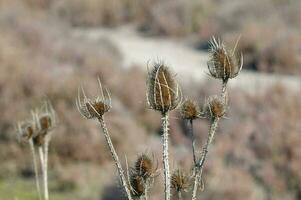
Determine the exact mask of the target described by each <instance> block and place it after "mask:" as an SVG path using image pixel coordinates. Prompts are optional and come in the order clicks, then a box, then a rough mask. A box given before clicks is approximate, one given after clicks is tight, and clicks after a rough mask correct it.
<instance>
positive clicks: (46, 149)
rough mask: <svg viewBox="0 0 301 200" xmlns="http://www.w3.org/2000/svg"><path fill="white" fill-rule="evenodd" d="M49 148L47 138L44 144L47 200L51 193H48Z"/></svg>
mask: <svg viewBox="0 0 301 200" xmlns="http://www.w3.org/2000/svg"><path fill="white" fill-rule="evenodd" d="M48 146H49V140H48V139H47V136H46V141H45V144H44V166H43V171H44V198H45V200H49V191H48Z"/></svg>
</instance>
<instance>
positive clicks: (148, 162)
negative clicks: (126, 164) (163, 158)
mask: <svg viewBox="0 0 301 200" xmlns="http://www.w3.org/2000/svg"><path fill="white" fill-rule="evenodd" d="M135 172H136V174H137V175H139V176H141V177H142V178H143V179H147V178H149V177H151V176H153V175H154V173H155V168H154V163H153V161H152V159H150V158H149V157H148V156H147V155H146V154H142V155H140V156H139V157H138V158H137V160H136V162H135Z"/></svg>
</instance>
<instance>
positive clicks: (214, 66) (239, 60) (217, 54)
mask: <svg viewBox="0 0 301 200" xmlns="http://www.w3.org/2000/svg"><path fill="white" fill-rule="evenodd" d="M209 46H210V51H209V53H210V60H209V62H208V63H207V64H208V69H209V72H210V74H211V75H212V76H213V77H214V78H217V79H222V80H223V81H227V80H228V79H229V78H230V79H232V78H235V77H236V76H237V75H238V74H239V72H240V71H241V68H242V65H243V56H242V54H240V56H238V55H237V53H236V52H235V49H236V46H237V43H236V45H235V47H234V49H233V50H227V48H226V47H225V45H224V43H223V42H222V41H221V40H220V39H217V40H216V39H215V37H212V39H211V40H210V41H209Z"/></svg>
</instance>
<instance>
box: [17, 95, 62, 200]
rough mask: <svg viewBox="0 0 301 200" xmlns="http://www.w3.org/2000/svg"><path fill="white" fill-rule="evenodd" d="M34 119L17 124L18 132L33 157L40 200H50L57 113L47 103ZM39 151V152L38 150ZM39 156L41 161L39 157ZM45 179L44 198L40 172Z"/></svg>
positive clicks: (33, 114)
mask: <svg viewBox="0 0 301 200" xmlns="http://www.w3.org/2000/svg"><path fill="white" fill-rule="evenodd" d="M31 115H32V119H30V120H26V121H24V122H19V123H18V124H17V131H18V134H19V137H20V139H21V140H23V141H24V140H25V141H28V143H29V146H30V150H31V153H32V157H33V166H34V172H35V179H36V188H37V193H38V197H39V199H40V200H42V199H44V200H49V191H48V148H49V143H50V140H51V136H52V129H54V128H55V127H56V125H57V120H56V113H55V111H54V109H53V107H52V105H51V104H50V102H48V101H46V102H45V103H44V104H43V105H42V107H41V108H38V109H36V110H34V111H32V112H31ZM36 149H37V150H36ZM37 153H38V154H39V161H40V164H38V161H37V155H36V154H37ZM40 170H41V171H42V177H43V180H42V182H43V196H42V192H41V183H40V181H41V180H40V176H39V171H40Z"/></svg>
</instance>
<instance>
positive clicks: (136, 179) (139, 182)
mask: <svg viewBox="0 0 301 200" xmlns="http://www.w3.org/2000/svg"><path fill="white" fill-rule="evenodd" d="M130 184H131V188H132V190H131V193H132V195H133V196H134V197H141V196H142V195H144V190H145V185H144V181H143V178H142V177H141V176H138V175H137V174H135V173H134V174H132V175H131V176H130Z"/></svg>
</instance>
